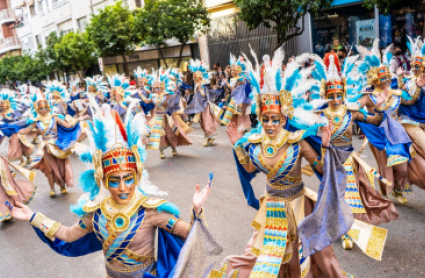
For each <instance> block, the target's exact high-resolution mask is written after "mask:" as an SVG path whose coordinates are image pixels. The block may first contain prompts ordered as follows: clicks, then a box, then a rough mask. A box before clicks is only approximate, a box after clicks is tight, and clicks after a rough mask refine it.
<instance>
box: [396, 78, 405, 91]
mask: <svg viewBox="0 0 425 278" xmlns="http://www.w3.org/2000/svg"><path fill="white" fill-rule="evenodd" d="M397 85H398V88H399V89H402V88H403V86H404V80H403V76H399V77H397Z"/></svg>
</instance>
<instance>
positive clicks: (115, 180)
mask: <svg viewBox="0 0 425 278" xmlns="http://www.w3.org/2000/svg"><path fill="white" fill-rule="evenodd" d="M122 179H123V182H124V185H125V186H127V187H131V186H132V185H134V184H135V179H134V175H130V176H127V177H124V178H122ZM120 183H121V178H119V177H111V178H109V180H108V186H109V187H112V188H118V186H119V185H120Z"/></svg>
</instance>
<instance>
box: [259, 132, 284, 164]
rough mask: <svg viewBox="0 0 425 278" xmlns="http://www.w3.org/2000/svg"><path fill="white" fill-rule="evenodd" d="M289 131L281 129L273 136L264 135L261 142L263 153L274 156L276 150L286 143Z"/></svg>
mask: <svg viewBox="0 0 425 278" xmlns="http://www.w3.org/2000/svg"><path fill="white" fill-rule="evenodd" d="M288 136H289V132H287V131H286V130H285V129H282V130H281V131H280V132H279V134H278V135H277V136H276V137H275V138H269V137H268V136H264V139H263V141H262V142H261V144H262V145H263V150H264V155H265V156H266V157H268V158H272V157H275V156H276V154H277V152H278V151H279V150H280V149H281V148H282V147H283V145H285V144H286V141H287V140H288Z"/></svg>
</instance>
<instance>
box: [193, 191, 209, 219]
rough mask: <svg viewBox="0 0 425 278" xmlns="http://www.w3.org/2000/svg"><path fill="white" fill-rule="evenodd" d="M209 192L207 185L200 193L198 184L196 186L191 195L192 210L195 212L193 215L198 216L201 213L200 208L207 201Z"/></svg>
mask: <svg viewBox="0 0 425 278" xmlns="http://www.w3.org/2000/svg"><path fill="white" fill-rule="evenodd" d="M210 190H211V187H209V186H208V185H207V186H205V187H204V189H202V191H201V186H200V185H199V183H198V184H196V189H195V195H193V210H194V211H195V214H200V213H201V212H202V207H203V206H204V204H205V202H206V201H207V199H208V195H209V194H210Z"/></svg>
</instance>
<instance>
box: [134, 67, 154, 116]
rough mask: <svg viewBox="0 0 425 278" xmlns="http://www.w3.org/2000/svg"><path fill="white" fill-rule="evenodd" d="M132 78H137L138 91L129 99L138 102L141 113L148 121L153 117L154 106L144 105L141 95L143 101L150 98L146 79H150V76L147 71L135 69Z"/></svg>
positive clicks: (149, 89)
mask: <svg viewBox="0 0 425 278" xmlns="http://www.w3.org/2000/svg"><path fill="white" fill-rule="evenodd" d="M134 76H135V77H136V78H137V83H138V91H137V93H135V94H133V95H132V96H131V97H132V98H137V99H139V100H140V104H139V106H140V108H141V109H142V111H143V113H145V115H146V119H147V120H148V121H149V120H150V119H151V118H152V117H153V113H154V108H155V105H154V104H153V103H152V102H151V103H145V102H144V101H143V100H142V97H141V96H142V95H143V98H145V99H151V98H152V91H151V88H150V87H149V85H148V84H149V80H148V78H150V75H149V74H148V71H147V70H142V69H141V68H140V67H137V70H135V71H134ZM138 113H140V112H138Z"/></svg>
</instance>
